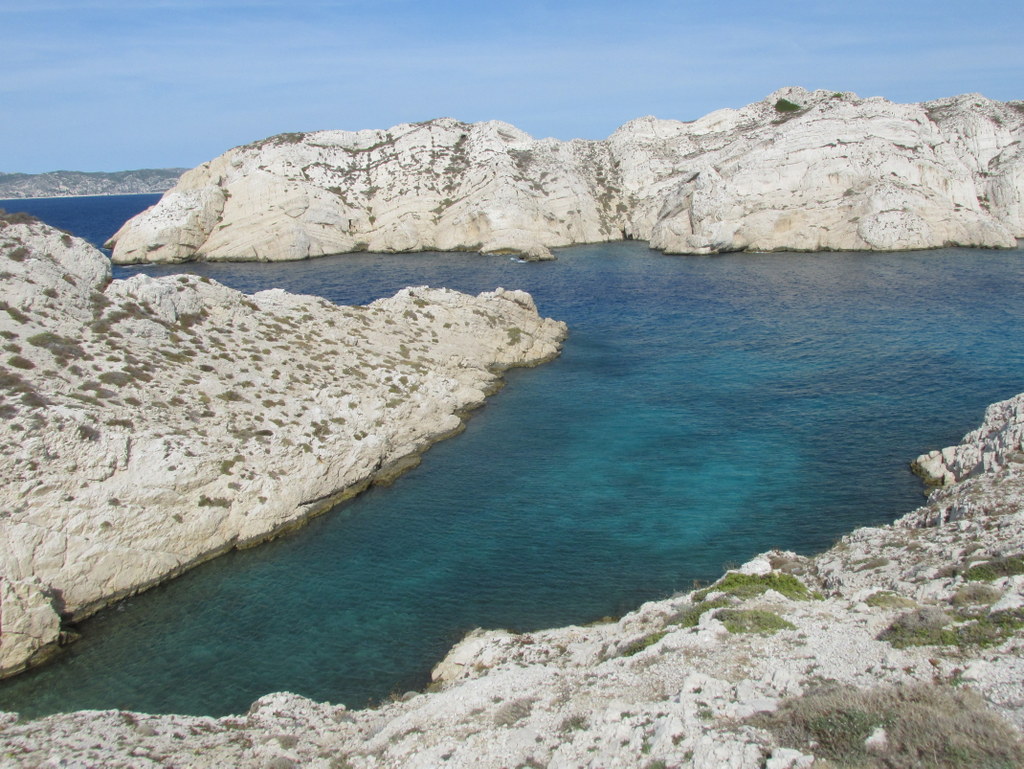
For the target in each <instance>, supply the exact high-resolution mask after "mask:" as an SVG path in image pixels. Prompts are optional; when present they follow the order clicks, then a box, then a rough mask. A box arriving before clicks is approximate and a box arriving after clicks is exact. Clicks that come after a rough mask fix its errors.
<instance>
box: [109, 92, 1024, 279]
mask: <svg viewBox="0 0 1024 769" xmlns="http://www.w3.org/2000/svg"><path fill="white" fill-rule="evenodd" d="M1022 140H1024V102H1006V103H1003V102H997V101H993V100H991V99H987V98H985V97H983V96H981V95H979V94H965V95H961V96H956V97H951V98H946V99H938V100H935V101H930V102H925V103H922V104H895V103H892V102H889V101H886V100H885V99H882V98H877V97H876V98H867V99H865V98H861V97H859V96H857V95H856V94H853V93H848V92H847V93H839V92H829V91H807V90H804V89H802V88H783V89H780V90H779V91H776V92H775V93H772V94H770V95H769V96H768V97H767V98H766V99H764V100H763V101H760V102H755V103H753V104H749V105H747V106H746V107H743V108H742V109H722V110H718V111H716V112H712V113H711V114H709V115H705V116H704V117H702V118H700V119H699V120H695V121H692V122H687V123H684V122H679V121H674V120H659V119H657V118H654V117H643V118H639V119H636V120H633V121H630V122H629V123H626V124H625V125H623V126H622V127H621V128H620V129H618V130H617V131H616V132H615V133H614V134H612V135H611V136H610V137H609V138H608V139H606V140H603V141H584V140H578V139H577V140H573V141H568V142H562V141H557V140H554V139H534V138H533V137H531V136H529V135H528V134H526V133H524V132H522V131H520V130H519V129H517V128H515V127H514V126H511V125H509V124H507V123H501V122H497V121H491V122H487V123H476V124H467V123H462V122H459V121H457V120H453V119H451V118H441V119H437V120H431V121H427V122H425V123H415V124H403V125H399V126H394V127H393V128H390V129H387V130H365V131H356V132H349V131H318V132H314V133H292V134H281V135H278V136H273V137H270V138H268V139H265V140H263V141H260V142H256V143H254V144H249V145H246V146H243V147H237V148H235V149H232V150H230V151H228V152H226V153H224V154H223V155H221V156H220V157H217V158H215V159H213V160H211V161H209V162H208V163H204V164H203V165H201V166H199V167H197V168H195V169H193V170H191V171H189V172H187V173H186V174H184V175H183V176H182V178H181V180H180V181H179V182H178V184H177V185H176V186H175V187H174V188H173V189H172V190H170V191H169V192H167V193H166V194H165V195H164V197H163V198H162V199H161V201H160V202H159V203H158V204H157V205H156V206H154V207H153V208H151V209H149V210H147V211H145V212H143V213H141V214H139V215H138V216H136V217H135V218H133V219H132V220H130V221H129V222H127V223H126V224H125V225H124V227H122V228H121V230H120V231H119V232H118V233H117V234H115V235H114V237H113V238H112V239H111V241H110V243H108V246H109V247H112V248H113V258H114V261H115V262H119V263H139V262H183V261H190V260H195V259H205V260H242V261H244V260H259V261H278V260H294V259H306V258H310V257H316V256H321V255H325V254H334V253H347V252H353V251H372V252H415V251H428V250H437V251H460V250H463V251H480V252H483V253H508V254H517V255H519V256H521V257H522V258H525V259H531V260H540V259H550V258H552V254H551V251H550V249H551V248H553V247H557V246H568V245H573V244H578V243H598V242H607V241H613V240H622V239H637V240H644V241H648V242H649V243H650V244H651V246H652V247H653V248H655V249H659V250H662V251H664V252H666V253H672V254H708V253H719V252H726V251H752V252H754V251H823V250H831V251H863V250H883V251H899V250H910V249H925V248H941V247H945V246H953V245H961V246H979V247H989V248H1014V247H1016V245H1017V242H1016V238H1020V237H1024V149H1022V147H1024V141H1022Z"/></svg>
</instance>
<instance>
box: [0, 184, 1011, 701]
mask: <svg viewBox="0 0 1024 769" xmlns="http://www.w3.org/2000/svg"><path fill="white" fill-rule="evenodd" d="M0 205H3V204H2V203H0ZM115 229H116V228H115ZM558 256H559V261H557V262H555V263H550V264H533V265H523V264H516V263H514V262H511V261H509V260H506V259H503V258H497V257H482V256H479V255H475V254H420V255H410V256H381V255H366V254H359V255H347V256H338V257H326V258H323V259H318V260H313V261H309V262H302V263H291V264H280V265H262V264H245V265H224V264H219V265H218V264H200V265H185V266H183V267H177V268H170V267H150V268H145V269H144V270H143V271H145V272H147V273H150V274H154V275H160V274H168V273H172V272H177V271H181V270H184V271H188V272H196V273H200V274H203V275H208V276H210V277H212V278H216V279H217V280H221V281H223V282H225V283H227V284H229V285H233V286H236V287H238V288H241V289H243V290H246V291H253V290H259V289H261V288H266V287H270V286H280V287H283V288H286V289H289V290H292V291H301V292H306V293H317V294H322V295H324V296H326V297H328V298H330V299H332V300H334V301H338V302H344V303H365V302H368V301H370V300H372V299H374V298H376V297H379V296H383V295H387V294H390V293H392V292H394V291H395V290H397V289H398V288H400V287H402V286H405V285H421V284H430V285H445V286H449V287H452V288H458V289H461V290H467V291H473V292H476V291H480V290H485V289H491V288H493V287H495V286H499V285H503V286H505V287H516V288H525V289H527V290H529V291H530V292H531V293H533V295H534V297H535V299H536V300H537V303H538V305H539V307H540V309H541V311H542V312H543V313H544V314H546V315H549V316H552V317H556V318H560V319H563V320H566V321H567V322H568V323H569V324H570V328H571V336H570V338H569V340H568V342H567V344H566V347H565V352H564V354H563V355H562V357H561V358H559V359H558V360H556V361H554V362H552V363H550V364H546V365H545V366H543V367H540V368H537V369H531V370H525V371H513V372H510V373H509V375H508V387H507V388H506V389H505V390H503V391H502V392H500V393H499V394H498V395H496V396H495V397H494V398H492V399H491V400H490V401H489V402H488V405H487V406H485V407H484V408H483V409H481V410H480V411H478V412H477V413H476V414H475V415H474V416H473V418H472V419H471V420H470V422H469V425H468V429H467V431H466V432H465V433H463V434H462V435H460V436H458V437H456V438H454V439H452V440H449V441H446V442H444V443H441V444H438V445H436V446H435V447H433V448H432V449H431V450H430V451H429V452H428V453H427V454H426V456H425V457H424V461H423V464H422V465H421V466H420V467H419V468H417V469H415V470H413V471H411V472H410V473H408V474H407V475H405V476H403V477H402V478H400V479H399V480H398V481H397V482H396V483H395V484H394V485H392V486H390V487H386V488H375V489H373V490H371V491H370V492H369V493H367V494H365V495H363V496H361V497H360V498H358V499H356V500H354V501H351V502H349V503H346V504H345V505H343V506H341V508H340V509H337V510H335V511H333V512H332V513H330V514H328V515H326V516H324V517H322V518H318V519H316V520H315V521H313V522H312V523H311V524H310V525H309V526H308V527H306V528H304V529H302V530H300V531H299V532H297V533H295V534H293V535H290V536H288V537H286V538H284V539H281V540H278V541H275V542H272V543H268V544H266V545H263V546H260V547H259V548H256V549H254V550H248V551H244V552H240V553H232V554H229V555H227V556H224V557H222V558H220V559H217V560H216V561H214V562H211V563H209V564H205V565H204V566H202V567H199V568H197V569H195V570H193V571H192V572H190V573H188V574H186V575H184V576H183V577H181V578H179V579H177V580H175V581H174V582H172V583H170V584H168V585H165V586H162V587H160V588H157V589H155V590H152V591H150V592H148V593H146V594H144V595H141V596H137V597H136V598H133V599H131V600H130V601H127V602H125V603H124V604H122V605H120V606H119V607H117V608H115V609H112V610H109V611H106V612H103V613H102V614H100V615H98V616H97V617H95V618H94V619H92V620H89V621H88V622H86V623H84V624H83V627H82V630H83V631H84V633H85V637H84V639H83V640H82V641H80V642H79V643H77V644H75V645H74V646H72V647H70V649H69V650H68V652H67V653H66V654H65V655H64V656H63V657H62V658H61V659H60V660H59V661H57V662H56V663H54V664H52V665H50V666H48V667H46V668H44V669H42V670H40V671H38V672H35V673H32V674H28V675H25V676H21V677H19V678H16V679H13V680H12V681H10V682H7V683H5V684H3V685H2V686H0V707H2V708H4V709H14V710H20V711H22V712H23V713H25V714H31V715H37V714H41V713H46V712H53V711H55V710H66V709H78V708H86V707H90V708H112V707H117V708H130V709H136V710H146V711H163V712H185V713H205V714H223V713H229V712H239V711H244V710H245V709H246V708H247V707H248V705H249V703H250V702H251V701H252V700H253V699H255V698H256V697H258V696H260V695H261V694H264V693H266V692H269V691H274V690H282V689H285V690H291V691H297V692H299V693H301V694H304V695H307V696H310V697H314V698H317V699H323V700H330V701H333V702H344V703H346V704H348V705H349V706H361V705H364V704H366V703H368V702H371V701H373V700H377V699H381V698H383V697H386V696H387V695H388V693H390V692H394V691H404V690H405V689H408V688H416V687H421V686H422V685H423V684H424V683H425V682H426V680H427V676H428V674H429V670H430V667H431V666H432V665H433V664H434V663H435V662H436V661H437V660H438V659H439V658H440V657H441V656H442V655H443V654H444V652H445V650H446V649H447V648H448V646H449V645H450V644H451V643H452V642H453V641H455V640H457V639H458V638H459V637H460V636H461V634H462V633H463V632H465V631H466V630H467V629H470V628H472V627H476V626H485V627H508V628H513V629H517V630H529V629H537V628H541V627H545V626H551V625H562V624H567V623H571V622H584V621H589V620H593V619H597V618H599V617H602V616H604V615H609V614H616V613H620V612H623V611H625V610H628V609H629V608H631V607H634V606H636V605H637V604H639V603H640V602H642V601H644V600H647V599H651V598H657V597H661V596H664V595H666V594H669V593H672V592H673V591H676V590H681V589H685V588H688V587H689V586H690V585H691V584H692V582H693V580H695V579H701V580H706V579H711V578H713V577H715V576H717V575H718V574H719V573H720V572H721V570H722V568H723V566H725V565H727V564H730V563H739V562H742V561H743V560H745V559H747V558H749V557H750V556H751V555H753V554H755V553H757V552H759V551H762V550H764V549H767V548H769V547H782V548H790V549H794V550H797V551H800V552H804V553H810V552H814V551H817V550H821V549H823V548H825V547H827V546H828V545H829V544H831V542H832V541H833V540H834V539H835V538H836V537H837V536H839V535H841V534H842V533H844V532H846V531H848V530H850V529H852V528H854V527H855V526H858V525H867V524H877V523H882V522H886V521H889V520H892V519H893V518H894V517H896V516H898V515H900V514H902V513H904V512H907V511H908V510H910V509H911V508H913V507H914V506H915V505H916V504H918V503H919V502H920V501H921V489H920V484H919V482H918V481H917V479H915V478H914V477H913V476H912V475H911V474H910V472H909V470H908V469H907V463H908V461H909V460H910V459H912V458H913V457H914V456H916V455H917V454H919V453H921V452H922V451H926V450H928V449H931V448H936V447H941V446H944V445H948V444H950V443H953V442H955V441H956V440H957V439H958V438H959V437H960V435H962V434H963V433H964V432H965V431H966V430H968V429H971V428H972V427H974V426H975V425H976V424H977V423H978V421H979V420H980V418H981V414H982V411H983V409H984V407H985V405H987V404H988V403H989V402H992V401H994V400H998V399H1001V398H1005V397H1009V396H1010V395H1013V394H1015V393H1017V392H1019V391H1022V390H1024V366H1022V364H1024V341H1022V337H1021V335H1020V333H1019V329H1020V327H1021V321H1022V320H1024V306H1022V303H1020V302H1019V300H1018V297H1019V292H1020V288H1021V286H1022V283H1024V252H1021V251H1020V250H1017V251H1002V252H999V251H974V250H964V249H950V250H945V251H936V252H917V253H910V254H816V255H814V254H772V255H727V256H719V257H667V256H663V255H661V254H659V253H656V252H653V251H650V250H649V249H647V248H646V246H645V245H643V244H641V243H616V244H607V245H600V246H579V247H574V248H570V249H564V250H562V251H560V252H559V254H558ZM135 271H138V270H136V269H134V268H133V269H130V270H129V269H125V268H117V269H116V270H115V273H116V274H117V275H119V276H124V275H127V274H130V273H131V272H135Z"/></svg>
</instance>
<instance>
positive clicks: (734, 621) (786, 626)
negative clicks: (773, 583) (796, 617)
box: [715, 609, 796, 635]
mask: <svg viewBox="0 0 1024 769" xmlns="http://www.w3.org/2000/svg"><path fill="white" fill-rule="evenodd" d="M715 619H717V620H720V621H721V622H722V624H723V625H725V629H726V630H728V631H729V632H730V633H761V634H764V635H771V634H772V633H777V632H778V631H780V630H796V625H794V624H793V623H792V622H788V621H787V620H784V619H783V618H782V617H780V616H779V615H778V614H776V613H775V612H771V611H764V610H761V609H722V610H721V611H719V612H718V613H717V614H715Z"/></svg>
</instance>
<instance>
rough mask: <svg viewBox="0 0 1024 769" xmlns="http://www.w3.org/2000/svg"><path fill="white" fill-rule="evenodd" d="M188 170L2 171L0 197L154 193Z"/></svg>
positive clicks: (65, 196) (170, 184)
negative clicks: (26, 172)
mask: <svg viewBox="0 0 1024 769" xmlns="http://www.w3.org/2000/svg"><path fill="white" fill-rule="evenodd" d="M186 170H187V169H185V168H141V169H136V170H132V171H48V172H46V173H42V174H22V173H8V174H2V173H0V199H3V200H23V199H39V198H67V197H92V196H100V195H102V196H108V195H152V194H157V193H162V192H166V191H167V190H169V189H170V188H171V187H173V186H174V185H175V183H176V182H177V181H178V179H179V178H180V177H181V175H182V174H183V173H184V172H185V171H186Z"/></svg>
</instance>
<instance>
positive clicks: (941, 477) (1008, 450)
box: [914, 394, 1024, 486]
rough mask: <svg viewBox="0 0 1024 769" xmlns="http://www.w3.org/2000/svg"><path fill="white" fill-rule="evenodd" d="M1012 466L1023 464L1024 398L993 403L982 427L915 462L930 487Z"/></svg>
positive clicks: (1019, 397)
mask: <svg viewBox="0 0 1024 769" xmlns="http://www.w3.org/2000/svg"><path fill="white" fill-rule="evenodd" d="M1012 464H1017V465H1020V464H1024V394H1021V395H1017V396H1014V397H1013V398H1009V399H1008V400H1005V401H1000V402H999V403H993V404H992V405H991V406H989V407H988V408H987V409H986V410H985V419H984V421H983V422H982V424H981V426H980V427H979V428H978V429H976V430H972V431H971V432H969V433H967V435H965V436H964V437H963V440H962V441H961V442H960V444H959V445H957V446H948V447H947V448H944V449H942V450H941V451H940V450H935V451H930V452H928V453H927V454H922V455H921V456H919V457H918V458H917V459H916V460H914V469H915V471H917V472H918V473H919V474H920V475H921V476H923V477H924V479H925V480H926V481H928V482H929V483H932V484H935V485H939V486H942V485H949V484H952V483H956V482H957V481H962V480H964V479H965V478H968V477H971V476H973V475H978V474H979V473H987V472H992V471H996V470H1001V469H1002V468H1004V467H1006V466H1008V465H1012Z"/></svg>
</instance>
